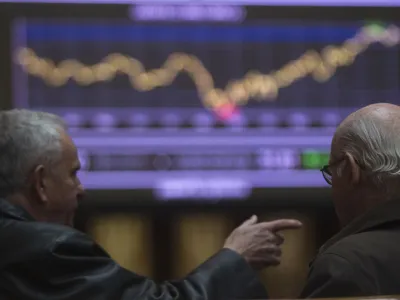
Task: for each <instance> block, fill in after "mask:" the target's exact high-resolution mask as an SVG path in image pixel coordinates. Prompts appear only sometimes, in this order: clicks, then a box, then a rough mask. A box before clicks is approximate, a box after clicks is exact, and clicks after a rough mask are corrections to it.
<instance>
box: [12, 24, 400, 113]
mask: <svg viewBox="0 0 400 300" xmlns="http://www.w3.org/2000/svg"><path fill="white" fill-rule="evenodd" d="M161 34H162V33H161ZM373 43H381V44H383V45H384V46H386V47H393V46H397V45H398V44H399V43H400V29H399V28H398V27H396V26H389V27H388V28H383V27H381V26H378V25H369V26H365V27H363V28H361V29H360V31H359V32H357V33H356V35H355V36H353V37H352V38H350V39H348V40H346V41H345V42H344V43H343V44H342V45H341V46H338V47H337V46H333V45H330V46H327V47H325V48H324V49H323V50H322V51H321V53H318V52H316V51H315V50H309V51H307V52H306V53H304V54H303V55H301V56H300V57H299V58H298V59H295V60H293V61H290V62H288V63H287V64H286V65H284V66H283V67H282V68H280V69H278V70H277V71H274V72H273V73H270V74H259V73H258V72H257V71H251V72H249V73H248V74H247V75H245V76H244V78H242V79H239V80H235V81H231V82H230V83H228V85H227V87H226V88H225V89H218V88H216V87H215V84H214V80H213V77H212V74H211V73H210V72H209V71H208V70H207V68H206V67H205V66H204V65H203V63H202V62H201V60H200V59H199V58H198V57H196V56H193V55H190V54H185V53H173V54H171V55H170V56H169V57H168V58H167V59H166V61H165V62H164V63H163V66H162V67H161V68H158V69H153V70H150V71H146V70H145V66H144V65H143V64H142V63H141V62H140V61H139V60H137V59H135V58H133V57H130V56H126V55H123V54H120V53H113V54H109V55H108V56H107V57H106V58H104V59H103V60H102V61H101V62H99V63H97V64H94V65H85V64H84V63H82V62H80V61H78V60H74V59H68V60H64V61H61V62H59V63H58V64H56V63H55V62H54V61H52V60H51V59H49V58H47V57H39V56H38V55H37V54H36V53H35V52H34V51H33V50H32V49H29V48H21V49H19V50H18V52H17V62H18V63H19V64H20V65H21V66H22V67H23V69H24V71H26V72H27V73H28V74H30V75H33V76H36V77H39V78H40V79H42V80H44V81H45V82H46V83H47V84H48V85H52V86H63V85H66V84H67V83H68V81H69V80H73V81H75V82H76V83H78V84H79V85H81V86H87V85H91V84H93V83H97V82H108V81H110V80H113V79H114V78H115V76H116V75H117V74H125V75H127V76H128V77H129V81H130V83H131V85H132V87H133V88H134V89H136V90H138V91H140V92H146V91H150V90H153V89H156V88H159V87H165V86H169V85H171V84H173V82H174V80H175V78H176V77H177V76H178V75H179V73H186V74H187V75H188V76H189V77H190V78H191V79H192V80H193V83H194V85H195V87H196V90H197V92H198V94H199V97H200V99H201V100H202V103H203V105H204V106H205V107H207V108H211V109H213V110H216V111H217V112H218V111H220V110H224V109H225V108H226V106H227V105H245V104H247V103H248V101H249V100H250V99H259V100H264V101H274V100H275V99H276V98H277V96H278V92H279V90H280V89H282V88H285V87H288V86H289V85H291V84H293V83H295V82H296V81H297V80H300V79H303V78H304V77H306V76H312V77H313V78H314V79H315V80H317V81H319V82H325V81H327V80H329V79H330V78H331V77H332V76H333V75H334V74H335V72H336V70H337V69H338V68H339V67H343V66H349V65H351V64H352V63H353V62H354V60H355V59H356V58H357V56H358V55H360V54H361V53H362V52H363V51H365V50H367V49H368V47H369V46H370V45H371V44H373Z"/></svg>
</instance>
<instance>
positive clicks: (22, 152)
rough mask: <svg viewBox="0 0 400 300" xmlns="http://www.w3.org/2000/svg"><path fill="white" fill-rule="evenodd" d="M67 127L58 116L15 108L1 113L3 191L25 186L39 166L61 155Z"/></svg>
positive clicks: (0, 184)
mask: <svg viewBox="0 0 400 300" xmlns="http://www.w3.org/2000/svg"><path fill="white" fill-rule="evenodd" d="M63 130H66V126H65V124H64V122H63V120H62V119H61V118H59V117H58V116H56V115H53V114H50V113H45V112H38V111H30V110H25V109H13V110H8V111H2V112H0V193H1V196H3V197H4V196H7V195H9V194H11V193H14V192H16V191H19V190H20V189H23V188H24V187H25V185H26V180H27V179H28V176H29V174H30V172H31V171H33V169H34V168H35V167H36V166H38V165H41V164H43V165H48V164H51V163H55V162H57V161H58V160H59V159H60V158H61V151H62V149H61V132H62V131H63Z"/></svg>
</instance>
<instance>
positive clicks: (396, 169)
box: [338, 116, 400, 188]
mask: <svg viewBox="0 0 400 300" xmlns="http://www.w3.org/2000/svg"><path fill="white" fill-rule="evenodd" d="M390 121H392V122H390ZM339 139H340V140H341V141H342V142H343V147H342V151H343V152H345V153H346V152H347V153H349V154H350V155H352V156H353V157H354V159H355V160H356V161H357V163H358V164H359V165H360V167H361V168H362V169H363V170H364V171H365V172H366V173H367V174H368V176H369V178H370V179H371V180H372V183H373V184H374V185H375V186H376V187H382V188H388V186H387V185H388V184H391V182H392V179H395V180H397V179H400V134H399V126H398V124H397V122H396V119H392V120H382V119H380V118H377V117H371V116H358V117H357V118H354V119H353V120H352V121H351V122H349V123H348V124H347V125H346V126H345V128H344V129H343V133H342V134H341V137H340V138H339ZM338 170H339V173H340V171H341V169H340V168H339V169H338Z"/></svg>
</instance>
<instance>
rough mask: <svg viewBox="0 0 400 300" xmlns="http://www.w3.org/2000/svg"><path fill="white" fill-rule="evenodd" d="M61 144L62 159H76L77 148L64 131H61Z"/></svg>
mask: <svg viewBox="0 0 400 300" xmlns="http://www.w3.org/2000/svg"><path fill="white" fill-rule="evenodd" d="M60 134H61V145H62V151H63V156H64V159H67V160H71V161H74V160H77V159H78V150H77V148H76V145H75V143H74V141H73V140H72V138H71V136H70V135H69V134H68V133H67V132H66V131H64V130H63V131H61V132H60Z"/></svg>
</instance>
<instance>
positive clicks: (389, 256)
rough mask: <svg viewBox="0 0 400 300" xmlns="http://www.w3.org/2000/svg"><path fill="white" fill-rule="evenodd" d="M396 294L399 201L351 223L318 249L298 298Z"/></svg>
mask: <svg viewBox="0 0 400 300" xmlns="http://www.w3.org/2000/svg"><path fill="white" fill-rule="evenodd" d="M399 294H400V201H390V202H387V203H384V204H383V205H381V206H379V207H377V208H376V209H373V210H372V211H370V212H368V213H367V214H365V215H363V216H361V217H360V218H358V219H356V220H355V221H353V222H352V223H350V224H349V225H348V226H347V227H345V228H344V229H343V230H342V231H341V232H339V233H338V234H337V235H336V236H334V237H333V238H332V239H330V240H329V241H328V242H327V243H326V244H325V245H324V246H323V247H322V248H321V249H320V251H319V254H318V255H317V256H316V258H315V259H314V261H313V262H312V263H311V264H310V272H309V277H308V282H307V284H306V287H305V288H304V290H303V292H302V295H301V297H302V298H324V297H349V296H375V295H399Z"/></svg>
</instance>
